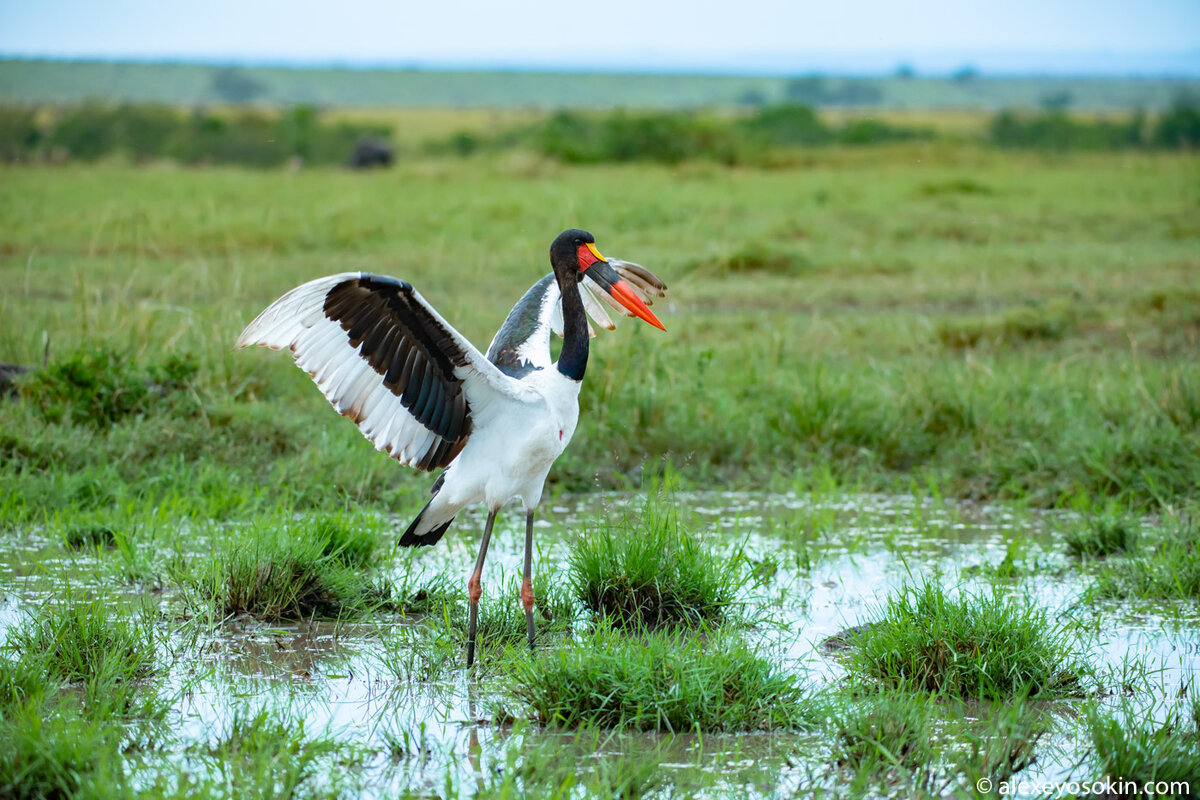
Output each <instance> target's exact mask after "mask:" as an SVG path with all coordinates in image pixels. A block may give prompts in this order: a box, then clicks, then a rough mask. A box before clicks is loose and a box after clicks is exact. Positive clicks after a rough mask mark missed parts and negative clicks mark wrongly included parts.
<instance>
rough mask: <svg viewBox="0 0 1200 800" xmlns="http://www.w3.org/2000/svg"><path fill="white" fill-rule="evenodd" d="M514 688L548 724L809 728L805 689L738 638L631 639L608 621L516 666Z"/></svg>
mask: <svg viewBox="0 0 1200 800" xmlns="http://www.w3.org/2000/svg"><path fill="white" fill-rule="evenodd" d="M512 681H513V688H512V691H513V692H514V693H515V694H516V696H517V697H518V698H520V699H521V700H522V701H524V702H525V703H526V704H527V705H528V706H529V708H530V710H531V711H532V713H533V715H534V716H535V718H536V719H537V720H538V721H539V722H541V723H543V724H547V725H555V726H560V727H563V728H572V727H577V726H580V725H585V724H586V725H595V726H600V727H629V728H636V729H642V730H658V731H692V730H696V731H747V730H775V729H802V728H806V727H810V726H811V725H813V724H814V721H815V719H814V715H813V714H812V713H811V712H810V709H809V708H808V705H807V702H806V701H807V695H808V693H807V692H806V690H805V688H804V687H803V686H802V685H801V684H800V683H799V681H798V680H797V678H796V677H794V676H792V675H788V674H786V673H784V672H782V671H780V670H779V669H778V668H777V667H775V666H774V665H773V664H772V663H771V662H770V661H769V660H768V659H766V658H765V657H764V656H763V655H762V654H759V653H757V652H755V651H754V650H753V649H751V648H749V647H747V646H746V645H744V644H742V643H740V642H738V641H737V640H736V639H734V638H731V637H721V636H716V637H707V636H703V635H696V634H694V633H685V632H680V631H677V632H673V633H672V632H660V633H649V632H646V633H642V634H638V635H632V636H628V637H626V636H625V635H622V634H620V633H618V632H616V631H615V630H613V629H612V628H611V627H608V626H604V625H602V626H600V627H598V628H597V629H596V630H595V631H594V632H592V633H590V634H588V636H587V637H586V638H585V639H584V641H581V642H579V643H578V644H577V645H576V646H574V647H568V648H564V649H559V650H556V651H552V652H547V653H544V654H539V655H538V657H537V658H534V659H528V660H518V661H515V662H514V663H513V664H512Z"/></svg>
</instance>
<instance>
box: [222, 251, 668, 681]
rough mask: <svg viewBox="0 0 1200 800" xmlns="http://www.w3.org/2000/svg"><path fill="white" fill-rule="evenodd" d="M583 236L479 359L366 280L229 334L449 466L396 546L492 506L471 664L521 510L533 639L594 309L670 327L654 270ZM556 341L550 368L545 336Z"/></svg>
mask: <svg viewBox="0 0 1200 800" xmlns="http://www.w3.org/2000/svg"><path fill="white" fill-rule="evenodd" d="M595 241H596V240H595V239H594V238H593V237H592V235H591V234H590V233H588V232H587V231H583V230H578V229H570V230H566V231H563V232H562V233H561V234H559V235H558V237H557V238H556V239H555V240H554V242H553V244H551V245H550V264H551V266H552V267H553V268H554V272H553V273H552V274H550V275H547V276H545V277H544V278H542V279H541V280H540V281H538V282H537V283H536V284H534V285H533V287H531V288H530V289H529V291H528V292H526V293H525V295H524V296H523V297H522V298H521V299H520V300H519V301H518V302H517V304H516V306H514V307H513V309H512V311H510V312H509V314H508V317H507V318H506V319H505V320H504V324H503V325H502V326H501V327H500V330H499V332H497V334H496V336H495V338H494V339H492V343H491V346H490V347H488V352H487V355H486V356H484V355H483V354H482V353H480V352H479V350H477V349H476V348H475V347H474V346H473V345H472V344H471V343H470V342H469V341H467V339H466V338H465V337H463V336H462V335H461V334H460V333H459V332H458V331H456V330H455V329H454V328H453V327H451V325H450V324H449V323H448V322H446V320H444V319H443V318H442V317H441V315H440V314H438V313H437V311H435V310H434V309H433V307H432V306H431V305H429V303H428V302H426V300H425V298H423V297H421V295H420V294H418V293H417V291H416V290H415V289H413V287H412V286H411V285H410V284H409V283H407V282H406V281H402V280H396V279H395V278H388V277H384V276H380V275H372V274H369V273H363V272H344V273H341V274H339V275H331V276H329V277H326V278H318V279H317V280H314V281H310V282H309V283H306V284H304V285H303V286H299V287H297V288H295V289H293V290H292V291H290V292H288V293H287V294H285V295H284V296H283V297H281V298H279V299H278V300H276V301H275V302H274V303H272V304H271V305H270V306H268V307H267V309H266V310H265V311H263V312H262V313H261V314H260V315H259V316H258V318H257V319H255V320H254V321H253V322H251V323H250V324H249V325H248V326H246V329H245V330H244V331H242V335H241V336H240V337H238V340H237V346H238V347H246V346H248V345H254V344H259V345H265V346H266V347H269V348H271V349H275V350H279V349H283V348H287V349H289V350H291V352H292V357H293V358H294V359H295V361H296V365H297V366H299V367H300V368H301V369H303V370H304V371H306V372H307V373H308V374H309V375H310V376H312V379H313V380H314V381H315V382H316V384H317V386H318V388H320V390H321V392H322V393H323V394H324V395H325V397H326V398H327V399H328V400H329V402H330V403H331V404H332V405H333V407H334V409H336V410H337V412H338V413H339V414H341V415H343V416H346V417H349V418H350V419H352V420H354V422H355V423H356V424H357V425H358V427H359V429H360V430H361V431H362V433H363V435H364V436H366V437H367V439H369V440H370V441H371V442H372V443H373V444H374V445H375V447H376V448H377V449H379V450H384V451H386V452H387V453H388V455H390V456H391V457H392V458H394V459H396V460H397V461H399V462H400V463H401V464H406V465H409V466H413V467H416V468H417V469H421V470H435V469H439V468H442V467H445V470H444V471H443V472H442V474H441V475H440V476H439V477H438V479H437V481H436V482H435V483H434V485H433V490H432V492H431V494H432V497H431V498H430V500H429V502H428V503H426V504H425V507H424V508H422V509H421V511H420V513H418V514H417V516H416V519H414V520H413V521H412V524H411V525H409V526H408V530H406V531H405V532H404V535H403V536H401V537H400V544H401V545H403V546H406V547H411V546H415V545H432V544H434V543H436V542H437V541H438V540H439V539H440V538H441V537H442V535H443V534H444V533H445V532H446V529H447V528H449V527H450V523H451V522H453V521H454V517H455V515H456V514H457V513H458V512H459V511H460V510H461V509H462V508H464V507H465V506H468V505H473V504H477V503H483V504H484V505H485V506H486V507H487V510H488V517H487V523H486V525H485V526H484V529H483V541H482V542H480V545H479V554H478V556H477V557H476V559H475V568H474V571H473V572H472V573H471V576H470V578H469V579H468V582H467V589H468V597H469V600H470V614H469V620H468V632H467V666H470V665H471V664H472V663H473V662H474V660H475V628H476V620H477V618H478V613H479V598H480V596H481V595H482V593H483V588H482V574H483V562H484V559H485V558H486V557H487V549H488V541H489V540H490V539H491V536H492V525H493V524H494V522H495V520H496V512H497V511H499V510H500V507H501V506H503V505H504V504H505V503H507V502H508V501H510V500H512V499H514V498H519V499H520V500H521V502H522V503H523V504H524V506H525V565H524V574H523V578H522V582H521V601H522V604H523V605H524V608H525V622H526V627H527V633H528V638H529V646H530V647H531V648H532V647H533V643H534V624H533V603H534V598H533V586H532V582H531V571H532V558H533V556H532V549H533V514H534V510H535V509H536V508H537V505H538V502H539V501H540V500H541V496H542V488H543V485H544V484H545V480H546V475H547V474H548V473H549V471H550V465H551V464H553V463H554V461H555V459H557V458H558V456H559V455H560V454H561V453H562V452H563V450H564V449H565V448H566V446H567V443H568V442H570V441H571V435H572V434H573V433H574V432H575V424H576V422H577V421H578V419H579V399H578V398H579V388H580V383H581V382H582V380H583V373H584V370H585V369H586V368H587V360H588V339H589V337H590V335H591V327H590V325H589V324H588V316H589V315H590V316H591V317H592V319H594V320H595V321H596V322H597V323H598V324H600V325H602V326H604V327H606V328H609V329H611V328H613V327H614V326H613V324H612V321H611V319H610V318H609V317H608V315H607V313H606V312H605V310H604V307H603V305H602V303H606V304H607V305H610V306H611V307H613V308H614V309H616V310H618V311H620V312H621V313H623V314H625V315H627V316H636V317H639V318H641V319H643V320H645V321H646V322H648V323H649V324H651V325H653V326H654V327H656V328H659V329H660V330H666V328H664V327H663V324H662V323H661V322H659V320H658V318H657V317H656V316H654V313H653V312H652V311H651V310H650V309H649V308H648V307H647V306H648V305H649V304H651V303H652V302H653V300H652V298H653V297H663V296H664V293H665V291H666V285H665V284H664V283H663V282H662V281H661V280H660V279H659V278H658V276H657V275H655V274H654V273H653V272H651V271H650V270H648V269H646V268H644V267H642V266H639V265H637V264H633V263H630V262H626V261H620V260H617V259H611V260H609V259H605V258H604V257H603V256H601V255H600V251H599V250H597V249H596V245H595ZM552 330H553V331H554V332H556V333H559V334H560V335H562V337H563V343H562V350H561V351H560V354H559V358H558V361H557V362H555V363H553V364H552V363H551V361H550V332H551V331H552Z"/></svg>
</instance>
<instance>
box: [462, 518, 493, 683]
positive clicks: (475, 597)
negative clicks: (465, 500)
mask: <svg viewBox="0 0 1200 800" xmlns="http://www.w3.org/2000/svg"><path fill="white" fill-rule="evenodd" d="M495 521H496V512H495V511H490V512H488V518H487V525H485V526H484V528H483V541H482V542H480V543H479V555H478V556H476V557H475V571H474V572H472V573H471V577H470V579H469V580H468V581H467V597H468V599H469V600H470V602H471V611H470V614H469V619H468V622H467V666H468V667H469V666H471V665H472V664H474V663H475V623H476V621H478V619H479V598H480V596H481V595H482V594H483V561H484V559H486V558H487V549H488V542H489V541H490V540H491V538H492V524H493V523H495Z"/></svg>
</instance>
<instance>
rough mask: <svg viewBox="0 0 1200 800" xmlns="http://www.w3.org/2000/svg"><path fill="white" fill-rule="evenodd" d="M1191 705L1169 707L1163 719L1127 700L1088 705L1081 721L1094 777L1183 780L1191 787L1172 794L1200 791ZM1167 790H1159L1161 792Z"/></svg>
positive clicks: (1198, 733) (1199, 754) (1199, 736)
mask: <svg viewBox="0 0 1200 800" xmlns="http://www.w3.org/2000/svg"><path fill="white" fill-rule="evenodd" d="M1194 709H1195V706H1194V705H1193V707H1192V709H1188V712H1186V713H1185V712H1183V711H1181V710H1179V709H1172V710H1171V711H1170V712H1169V713H1168V714H1167V717H1166V719H1164V720H1163V721H1161V722H1159V721H1155V720H1154V719H1153V718H1152V717H1150V718H1148V717H1147V716H1146V715H1145V714H1144V713H1139V712H1137V711H1135V710H1134V709H1133V708H1131V707H1130V706H1128V705H1123V706H1122V707H1119V708H1116V709H1111V710H1100V709H1097V708H1093V709H1091V710H1089V711H1088V713H1087V716H1086V719H1085V722H1086V726H1087V731H1088V736H1089V737H1090V739H1091V745H1092V749H1093V752H1094V756H1093V759H1094V764H1095V769H1096V772H1097V776H1098V777H1104V778H1111V779H1118V780H1125V781H1132V782H1134V783H1136V784H1137V785H1139V786H1140V785H1144V784H1145V783H1146V782H1147V781H1155V782H1157V781H1167V782H1168V783H1170V782H1175V781H1179V782H1185V783H1189V784H1190V790H1189V791H1188V792H1187V793H1184V794H1177V795H1176V796H1184V797H1197V796H1200V787H1197V786H1196V776H1198V775H1200V729H1198V728H1197V725H1196V722H1195V720H1194V719H1189V718H1188V717H1189V716H1192V717H1194V716H1195V710H1194ZM1166 793H1167V792H1163V794H1166Z"/></svg>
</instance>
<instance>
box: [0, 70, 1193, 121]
mask: <svg viewBox="0 0 1200 800" xmlns="http://www.w3.org/2000/svg"><path fill="white" fill-rule="evenodd" d="M222 71H224V72H225V73H226V74H229V70H228V68H223V67H220V66H212V65H206V64H179V63H174V64H153V63H136V62H104V61H100V62H97V61H90V62H89V61H79V62H71V61H37V60H0V103H76V102H80V101H83V100H104V101H110V102H112V101H129V102H159V103H170V104H178V105H213V104H222V103H227V102H230V101H233V102H241V101H242V100H250V101H253V102H257V103H262V104H270V105H292V104H295V103H312V104H315V105H319V106H333V107H346V106H351V107H353V106H365V107H377V108H378V107H409V108H413V107H427V108H460V109H466V108H493V109H513V108H538V109H551V108H564V107H571V108H614V107H625V108H689V107H696V106H715V107H725V106H731V105H737V104H756V103H764V102H765V103H773V102H779V101H781V100H783V99H786V97H785V96H786V95H787V94H788V91H789V82H790V81H791V80H792V79H790V78H788V77H786V76H727V75H688V74H676V75H656V74H637V73H635V74H622V73H616V72H611V73H588V72H574V73H572V72H557V73H556V72H518V71H504V72H466V71H449V70H424V69H333V68H280V67H264V66H250V67H239V68H236V74H237V76H238V77H237V78H236V79H235V84H236V86H237V88H235V89H234V90H233V91H234V94H233V95H230V94H229V90H226V91H224V92H223V91H221V85H222V84H221V82H220V78H219V75H220V74H221V73H222ZM810 81H811V78H810ZM1196 87H1197V81H1196V80H1194V79H1185V78H1087V77H1048V76H1030V77H993V76H971V77H969V78H965V79H964V78H959V79H955V78H952V77H926V76H916V77H900V76H881V77H877V78H838V77H830V78H818V79H816V83H814V84H810V85H809V86H808V89H809V92H808V93H807V94H805V95H804V96H802V97H793V98H792V99H798V100H801V101H803V102H808V103H819V104H821V105H843V106H845V105H849V106H878V107H882V108H909V109H946V110H950V109H964V108H967V109H991V110H994V109H998V108H1004V107H1012V106H1016V107H1023V108H1034V107H1037V106H1039V105H1042V104H1044V103H1046V102H1054V98H1057V100H1058V101H1059V102H1062V101H1063V100H1065V102H1066V103H1067V104H1068V105H1070V106H1072V107H1074V108H1078V109H1090V110H1105V109H1107V110H1115V109H1126V110H1129V109H1137V108H1143V109H1159V108H1164V107H1166V106H1167V105H1168V104H1169V103H1170V102H1171V101H1172V100H1173V99H1174V98H1175V97H1176V96H1177V95H1178V94H1180V93H1187V92H1193V93H1194V92H1195V91H1196ZM794 93H795V90H793V94H794ZM243 94H244V95H245V96H243Z"/></svg>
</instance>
